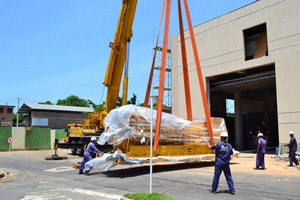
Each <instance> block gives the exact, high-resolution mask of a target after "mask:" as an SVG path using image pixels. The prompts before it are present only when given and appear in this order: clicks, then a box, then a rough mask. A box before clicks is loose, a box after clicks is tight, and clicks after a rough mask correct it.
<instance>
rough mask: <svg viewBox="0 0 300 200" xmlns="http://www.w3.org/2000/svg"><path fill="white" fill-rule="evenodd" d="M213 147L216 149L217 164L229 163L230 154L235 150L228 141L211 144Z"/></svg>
mask: <svg viewBox="0 0 300 200" xmlns="http://www.w3.org/2000/svg"><path fill="white" fill-rule="evenodd" d="M211 149H212V150H216V160H215V164H216V165H219V166H221V165H229V160H230V156H231V155H232V154H233V150H232V146H231V145H230V144H229V143H228V142H224V141H222V142H219V143H217V144H215V145H213V146H211Z"/></svg>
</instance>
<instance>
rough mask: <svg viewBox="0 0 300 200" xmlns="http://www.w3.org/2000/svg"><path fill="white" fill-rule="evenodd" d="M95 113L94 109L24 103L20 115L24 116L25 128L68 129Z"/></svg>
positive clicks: (23, 124) (23, 123)
mask: <svg viewBox="0 0 300 200" xmlns="http://www.w3.org/2000/svg"><path fill="white" fill-rule="evenodd" d="M91 112H93V109H92V108H87V107H76V106H59V105H47V104H32V103H24V104H23V105H22V106H21V108H20V109H19V111H18V113H22V114H23V119H22V120H23V122H22V124H20V126H25V127H49V128H52V129H66V128H67V125H68V124H72V123H82V121H83V120H84V119H87V118H88V114H89V113H91Z"/></svg>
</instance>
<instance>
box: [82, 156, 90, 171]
mask: <svg viewBox="0 0 300 200" xmlns="http://www.w3.org/2000/svg"><path fill="white" fill-rule="evenodd" d="M92 159H93V158H92V156H91V155H84V156H83V159H82V162H81V164H80V167H79V172H83V170H84V165H85V163H87V162H88V161H90V160H92ZM90 170H91V169H85V171H86V172H89V171H90Z"/></svg>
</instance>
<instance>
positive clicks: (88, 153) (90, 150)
mask: <svg viewBox="0 0 300 200" xmlns="http://www.w3.org/2000/svg"><path fill="white" fill-rule="evenodd" d="M99 152H100V151H99V150H98V149H97V147H96V145H95V144H94V142H90V143H89V144H88V146H87V148H86V149H85V151H84V155H85V156H91V157H93V156H94V155H95V154H96V153H99Z"/></svg>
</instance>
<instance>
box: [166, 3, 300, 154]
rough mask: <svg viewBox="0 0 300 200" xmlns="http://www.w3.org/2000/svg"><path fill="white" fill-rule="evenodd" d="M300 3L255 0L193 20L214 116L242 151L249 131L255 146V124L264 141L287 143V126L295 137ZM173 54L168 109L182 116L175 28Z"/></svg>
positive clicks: (198, 107) (195, 88)
mask: <svg viewBox="0 0 300 200" xmlns="http://www.w3.org/2000/svg"><path fill="white" fill-rule="evenodd" d="M299 10H300V1H298V0H258V1H255V2H254V3H251V4H249V5H246V6H244V7H242V8H240V9H237V10H234V11H232V12H230V13H227V14H225V15H222V16H220V17H217V18H215V19H212V20H210V21H208V22H205V23H203V24H200V25H197V26H195V27H194V32H195V37H196V41H197V47H198V52H199V57H200V63H201V68H202V72H203V76H204V80H205V84H206V91H207V98H208V103H209V106H210V112H211V116H213V117H223V118H225V120H226V125H227V129H228V131H229V137H230V138H229V140H230V142H231V143H232V144H233V146H234V147H235V148H237V149H239V150H244V149H250V148H251V147H250V146H249V143H251V142H249V141H251V139H249V137H248V136H249V135H250V132H251V133H252V135H253V137H250V138H252V144H254V145H255V140H256V135H257V132H258V131H262V132H263V134H264V135H265V138H266V139H267V141H268V147H278V146H280V147H281V146H282V144H285V143H288V141H289V134H288V133H289V131H290V130H294V132H295V137H296V138H297V139H298V141H300V103H299V100H300V92H299V91H300V90H299V85H300V68H298V67H299V63H300V12H299ZM185 38H186V45H187V52H188V53H187V54H188V55H187V59H188V67H189V78H190V82H191V83H193V84H190V87H191V93H192V111H193V118H194V119H197V118H204V117H205V115H204V110H203V104H202V100H201V94H200V89H199V84H197V83H198V78H197V72H196V68H195V61H194V58H193V51H192V48H191V42H190V37H189V32H188V31H186V32H185ZM171 58H172V61H171V62H172V64H171V65H172V113H173V114H175V115H177V116H179V117H181V118H186V108H185V98H184V96H185V93H184V84H183V70H182V61H181V49H180V37H179V34H178V35H175V36H173V37H172V39H171ZM228 102H231V106H234V109H230V108H229V107H228V105H229V104H228ZM226 105H227V106H226ZM230 111H233V112H234V113H233V114H230ZM253 148H255V146H253Z"/></svg>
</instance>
